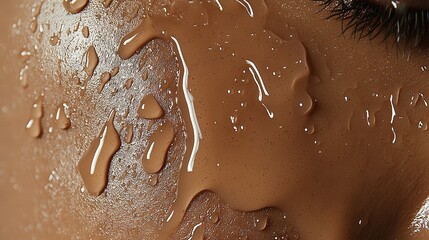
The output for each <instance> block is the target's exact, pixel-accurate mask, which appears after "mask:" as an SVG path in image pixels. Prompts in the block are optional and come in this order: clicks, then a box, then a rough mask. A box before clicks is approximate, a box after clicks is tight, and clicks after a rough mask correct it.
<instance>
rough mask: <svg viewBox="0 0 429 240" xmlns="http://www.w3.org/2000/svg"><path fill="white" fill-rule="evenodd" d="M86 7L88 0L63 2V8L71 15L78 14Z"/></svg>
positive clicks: (65, 0)
mask: <svg viewBox="0 0 429 240" xmlns="http://www.w3.org/2000/svg"><path fill="white" fill-rule="evenodd" d="M86 5H88V0H63V6H64V8H65V9H66V10H67V11H68V12H70V13H72V14H76V13H79V12H80V11H82V10H83V9H84V8H85V7H86Z"/></svg>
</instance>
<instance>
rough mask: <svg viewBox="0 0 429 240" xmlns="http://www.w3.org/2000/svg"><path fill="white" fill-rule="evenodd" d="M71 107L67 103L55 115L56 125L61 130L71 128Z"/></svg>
mask: <svg viewBox="0 0 429 240" xmlns="http://www.w3.org/2000/svg"><path fill="white" fill-rule="evenodd" d="M68 111H69V107H68V105H67V104H66V103H63V104H62V105H61V106H60V107H59V108H58V109H57V112H56V114H55V125H56V127H57V128H59V129H69V128H70V125H71V123H70V118H69V116H68V115H69V114H68Z"/></svg>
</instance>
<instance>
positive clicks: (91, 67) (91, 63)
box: [83, 46, 110, 90]
mask: <svg viewBox="0 0 429 240" xmlns="http://www.w3.org/2000/svg"><path fill="white" fill-rule="evenodd" d="M98 63H99V59H98V55H97V52H96V50H95V47H94V46H90V47H89V48H88V50H87V51H86V63H85V73H86V75H87V77H86V79H85V81H84V83H83V84H84V86H83V87H84V88H85V87H86V85H87V83H88V81H89V80H90V79H91V78H92V76H93V75H94V71H95V68H97V66H98ZM109 79H110V78H109ZM103 87H104V85H103ZM101 90H102V88H101Z"/></svg>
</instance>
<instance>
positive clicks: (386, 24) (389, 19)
mask: <svg viewBox="0 0 429 240" xmlns="http://www.w3.org/2000/svg"><path fill="white" fill-rule="evenodd" d="M314 1H316V2H318V3H320V4H321V5H322V6H323V7H322V9H321V11H322V10H324V9H329V10H330V11H331V15H330V16H329V17H327V18H328V19H329V18H333V19H338V20H340V21H341V22H342V31H343V32H342V33H343V34H344V33H346V32H347V31H352V34H353V36H354V37H355V38H358V39H362V38H365V37H369V39H370V40H373V39H375V38H376V37H377V36H379V35H381V34H382V35H383V41H386V40H387V39H388V38H389V37H394V38H395V40H396V41H395V42H396V45H398V46H399V44H400V43H401V46H405V48H409V47H419V46H420V47H422V45H423V44H425V43H424V40H425V37H426V34H428V33H429V32H428V30H429V11H428V10H415V9H404V10H403V12H401V13H400V12H398V10H397V9H395V8H393V7H387V6H381V5H376V4H372V3H369V2H367V1H364V0H314ZM402 44H404V45H402ZM426 44H427V43H426ZM425 47H427V46H425Z"/></svg>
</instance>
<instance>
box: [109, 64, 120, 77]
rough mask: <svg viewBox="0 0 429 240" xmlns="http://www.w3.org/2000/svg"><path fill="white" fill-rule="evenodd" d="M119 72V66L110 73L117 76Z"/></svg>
mask: <svg viewBox="0 0 429 240" xmlns="http://www.w3.org/2000/svg"><path fill="white" fill-rule="evenodd" d="M118 72H119V66H117V67H114V68H113V69H112V71H111V72H110V74H111V75H112V77H114V76H116V75H117V74H118Z"/></svg>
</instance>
